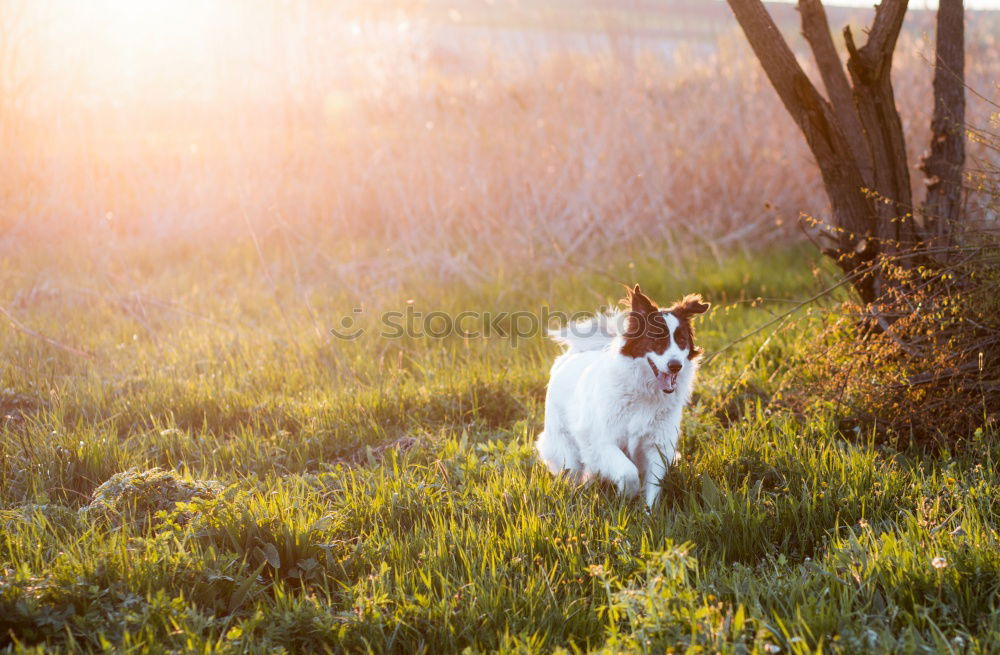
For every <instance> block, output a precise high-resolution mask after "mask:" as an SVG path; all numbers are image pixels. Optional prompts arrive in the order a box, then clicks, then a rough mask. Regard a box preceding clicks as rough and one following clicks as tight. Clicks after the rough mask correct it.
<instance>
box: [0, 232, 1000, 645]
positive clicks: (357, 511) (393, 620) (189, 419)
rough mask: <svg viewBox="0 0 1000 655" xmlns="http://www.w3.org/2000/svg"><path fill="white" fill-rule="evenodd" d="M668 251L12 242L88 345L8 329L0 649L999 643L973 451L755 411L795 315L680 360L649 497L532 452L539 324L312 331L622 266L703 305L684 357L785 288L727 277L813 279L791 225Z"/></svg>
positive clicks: (820, 417) (993, 522)
mask: <svg viewBox="0 0 1000 655" xmlns="http://www.w3.org/2000/svg"><path fill="white" fill-rule="evenodd" d="M668 256H669V253H658V252H650V253H649V254H647V255H646V256H645V258H644V259H635V260H633V261H628V260H623V261H620V262H613V263H612V264H610V265H609V266H607V267H606V268H605V269H604V270H602V272H601V273H597V272H592V271H588V270H574V271H570V272H569V273H566V274H563V275H561V276H541V275H537V274H529V273H527V272H518V271H516V270H511V271H508V272H506V273H500V274H497V275H491V276H489V278H486V277H485V276H484V277H483V279H479V278H475V279H469V280H463V281H452V282H450V283H447V284H442V283H441V282H440V281H439V280H431V279H421V278H419V277H418V276H414V277H409V278H398V279H385V278H378V277H376V276H363V275H355V276H353V277H352V278H351V279H352V281H353V282H354V285H353V286H352V288H353V289H354V291H352V292H350V293H347V292H345V291H344V287H343V286H341V284H340V282H339V281H338V280H336V279H331V277H330V276H329V275H327V274H326V272H325V271H324V270H323V268H322V267H321V266H300V265H299V264H298V263H296V262H294V261H293V259H292V258H291V256H289V255H288V254H287V253H283V252H282V251H281V250H280V249H279V248H277V246H275V250H273V251H270V250H266V251H265V252H264V253H263V258H264V261H266V262H267V269H268V271H269V273H267V274H265V273H264V272H263V271H262V267H261V260H260V259H258V256H257V255H256V254H254V253H253V251H252V250H250V249H242V248H236V249H234V250H233V251H232V252H229V253H223V254H220V255H218V256H217V257H216V258H215V259H213V260H211V261H209V260H206V259H205V258H204V257H203V256H201V255H199V254H198V252H197V251H190V252H185V251H180V252H172V253H162V252H161V253H151V252H141V251H135V250H134V251H130V253H129V254H118V255H116V257H115V258H113V259H112V261H111V262H104V263H96V262H95V261H89V260H86V259H85V258H83V257H63V256H60V254H59V253H32V254H31V256H30V257H29V256H28V255H24V256H23V260H19V259H16V260H8V261H7V262H6V263H5V264H4V265H3V266H2V267H0V288H2V289H4V290H6V291H5V292H4V293H5V295H4V296H3V297H2V299H0V304H3V306H4V307H7V308H8V309H9V310H10V311H11V313H12V314H13V315H14V316H16V317H17V319H18V320H19V321H21V323H23V324H24V325H26V326H30V328H31V329H33V330H36V331H38V332H40V333H44V334H45V335H47V336H49V337H51V338H53V339H56V340H58V341H59V342H61V343H63V344H65V345H69V346H72V347H74V348H77V349H83V350H86V351H87V352H89V353H91V354H92V357H89V358H88V357H81V356H79V355H75V354H72V353H69V352H66V351H64V350H61V349H59V348H57V347H54V346H52V345H50V344H47V343H45V342H43V341H41V340H39V339H37V338H35V337H33V336H29V335H27V334H25V333H23V332H21V331H17V330H13V329H7V330H5V331H4V332H3V333H2V343H0V361H2V362H3V364H2V369H0V370H2V374H0V378H2V379H0V390H2V391H0V409H2V410H3V412H2V415H3V416H4V417H5V418H3V419H2V421H3V423H2V425H3V433H2V436H0V508H2V509H0V525H2V532H0V648H4V649H7V650H10V651H16V652H20V651H31V650H35V651H37V652H42V651H47V650H53V649H65V650H80V651H103V650H116V651H121V652H166V651H175V652H196V651H205V652H210V651H211V652H215V651H221V652H234V653H236V652H247V651H257V652H275V651H278V650H281V649H284V650H285V651H288V652H306V653H310V652H324V651H331V652H342V651H350V652H356V651H362V652H363V651H372V652H399V653H411V652H426V653H443V652H461V651H463V650H464V649H469V650H470V651H471V652H490V651H504V652H549V651H552V650H554V649H559V648H564V649H567V650H569V651H606V652H621V651H629V652H663V651H664V650H669V649H674V650H675V651H676V652H715V651H722V652H732V653H741V652H768V653H771V652H779V651H777V650H775V648H780V649H781V650H780V652H783V653H785V652H796V653H805V652H810V653H813V652H828V651H829V652H1000V618H997V616H998V614H997V609H998V607H997V605H998V590H1000V545H998V542H997V540H998V536H997V526H998V519H1000V503H998V501H997V500H996V499H997V498H1000V483H998V480H997V476H996V474H995V473H994V467H993V461H994V458H995V457H997V456H1000V449H998V447H997V445H996V444H995V443H994V441H993V440H992V439H991V438H990V437H991V435H988V434H986V435H979V437H978V441H977V444H976V446H975V447H973V448H969V449H967V450H965V451H962V452H960V453H939V454H934V455H927V454H926V453H924V454H921V453H916V452H895V451H892V450H886V449H884V448H881V447H876V446H875V445H873V443H871V442H870V441H866V440H865V439H864V438H863V437H860V438H859V437H855V438H852V439H850V440H847V439H845V438H844V437H843V436H841V435H839V434H838V433H837V431H836V429H835V428H836V420H835V417H833V416H832V415H828V414H824V413H822V412H817V413H814V414H811V415H808V416H799V415H793V414H792V413H790V412H784V411H778V410H776V409H774V408H772V407H769V406H768V405H767V403H766V398H767V396H768V394H769V393H770V392H772V391H773V390H774V389H776V388H777V387H778V386H779V385H780V384H781V381H782V376H783V375H784V374H785V372H786V368H787V367H786V362H788V361H793V360H794V358H795V357H802V356H803V355H807V354H808V353H803V352H802V349H803V348H804V346H803V344H804V343H807V336H808V334H809V332H810V331H811V330H813V329H815V325H816V324H815V322H811V321H806V320H803V321H800V322H798V323H796V324H793V325H790V326H787V327H786V328H785V329H783V330H781V331H779V332H778V333H776V334H774V335H773V336H772V337H771V338H770V339H768V338H767V337H768V334H769V333H767V332H765V333H763V334H761V335H759V336H758V337H755V338H753V339H749V340H747V341H745V342H741V343H740V344H738V345H736V346H734V347H733V348H730V349H729V350H727V351H726V352H725V353H724V354H722V355H720V356H719V357H716V358H713V359H711V360H710V361H708V362H707V363H706V365H705V366H704V368H703V373H702V379H701V386H700V392H699V393H698V395H697V397H696V399H695V402H694V403H693V406H692V407H691V409H690V411H689V412H688V414H687V416H686V419H685V437H684V441H683V446H682V458H681V460H680V461H679V463H678V464H677V466H676V467H675V468H674V469H673V470H672V472H671V474H670V477H669V479H668V482H667V485H666V489H665V493H664V500H663V502H661V503H660V505H659V506H658V507H657V508H656V509H655V510H654V511H653V513H652V514H651V515H647V513H646V512H645V511H644V510H643V507H642V506H641V504H639V503H634V502H629V501H625V500H622V499H620V498H619V497H617V496H616V494H615V493H614V492H613V490H611V489H609V488H608V487H606V486H603V485H600V484H592V485H587V486H582V487H578V486H575V485H572V484H570V483H568V482H567V481H566V480H563V479H557V478H553V477H552V476H551V475H549V474H548V473H547V472H546V471H545V469H544V467H542V466H541V465H540V464H539V463H538V462H537V461H536V457H535V454H534V452H533V447H532V442H533V440H534V438H535V435H536V434H537V432H538V430H539V429H540V425H541V421H542V411H543V410H542V404H543V400H544V390H545V384H546V380H547V369H548V366H549V364H550V362H551V359H552V357H553V356H554V355H555V354H556V353H557V351H558V349H557V348H556V347H555V346H554V345H553V344H550V343H547V342H546V341H545V340H543V339H541V338H540V337H537V336H536V337H533V338H529V339H524V340H521V341H519V342H517V343H516V344H512V343H511V341H510V339H505V338H500V337H495V338H492V339H478V340H463V339H461V338H457V337H451V338H448V339H443V340H436V339H429V338H423V339H416V338H411V339H405V340H392V341H387V340H385V339H381V338H379V337H377V336H376V335H373V334H372V333H369V334H367V335H365V336H364V337H362V338H360V339H357V340H355V341H338V340H332V339H331V338H330V337H329V335H328V333H327V330H328V328H329V327H333V326H335V325H337V324H338V322H339V320H340V317H341V316H343V315H345V314H350V313H351V309H352V308H353V307H356V306H357V307H363V308H364V310H365V311H364V314H363V315H362V321H371V320H372V319H373V317H374V316H376V315H377V314H378V312H380V311H385V310H398V309H405V307H406V306H407V303H408V301H412V304H411V305H410V306H412V307H416V308H419V309H420V310H421V311H431V310H442V311H448V312H457V311H461V310H464V309H475V310H492V311H513V310H519V309H531V310H537V309H538V308H540V307H541V306H543V305H548V306H551V307H552V308H553V309H560V310H566V311H576V310H589V309H593V308H596V307H597V306H599V305H601V304H603V303H607V302H608V301H610V300H613V299H615V298H616V297H617V296H618V295H620V288H619V287H617V286H616V283H615V282H614V281H613V280H622V281H633V280H639V281H640V282H642V283H643V287H644V289H645V290H646V291H647V292H648V293H650V294H651V295H653V296H654V297H655V298H658V299H661V300H663V301H668V300H670V299H672V298H674V297H676V296H679V295H680V294H682V293H684V292H689V291H700V292H702V293H703V294H705V296H706V297H707V298H709V299H710V300H712V301H713V302H714V303H715V305H716V309H715V310H714V311H713V312H712V313H711V314H709V316H708V318H707V319H706V320H705V321H704V322H703V324H702V325H701V326H700V330H699V340H700V342H701V343H702V344H704V345H705V346H706V347H707V349H708V350H709V352H712V351H715V350H718V349H720V348H721V347H723V346H724V345H725V344H727V343H729V342H730V341H731V340H733V339H734V338H735V337H737V336H739V335H741V334H743V333H744V332H746V331H748V330H750V329H751V328H753V327H754V326H756V325H759V324H761V323H763V322H765V321H766V320H769V319H770V318H771V315H772V312H779V311H781V310H782V309H784V308H785V307H787V305H785V304H782V303H778V302H776V301H772V302H765V303H763V304H760V303H753V302H751V301H753V299H755V298H757V297H768V298H785V299H788V298H804V297H807V296H809V295H811V294H812V293H815V292H816V291H817V290H818V289H821V288H822V287H823V286H824V285H825V284H828V283H829V274H830V273H829V269H828V268H825V267H824V266H823V265H822V264H820V263H819V260H818V258H817V256H816V255H814V254H813V253H811V252H810V251H807V250H802V249H791V250H783V251H780V252H776V253H769V254H768V255H767V256H760V257H756V258H746V257H732V258H728V259H726V260H725V261H724V262H723V263H719V262H715V261H702V262H688V263H686V264H685V266H684V270H685V271H686V272H685V273H684V274H683V275H682V276H679V277H678V276H670V275H669V274H667V273H665V272H664V270H665V269H667V270H671V269H674V268H675V267H664V266H663V264H662V262H663V259H664V258H665V257H668ZM817 265H818V266H819V268H820V270H817V271H816V273H815V274H814V272H813V267H814V266H817ZM26 271H29V272H26ZM815 320H819V319H813V321H815ZM369 327H370V325H369ZM748 389H749V390H752V393H746V390H748ZM723 408H725V409H727V410H728V413H725V412H723V411H722V409H723ZM156 467H159V468H160V469H162V470H163V472H160V473H149V474H140V472H142V471H147V470H148V469H153V468H156ZM127 471H130V473H128V474H127V475H126V476H124V478H116V480H115V481H112V483H109V486H106V487H103V488H102V489H101V490H99V491H98V496H99V497H100V498H102V499H105V500H106V501H107V505H101V506H100V507H98V508H97V509H88V510H87V511H83V512H81V511H79V510H80V508H82V507H84V506H86V505H87V504H88V503H89V502H90V501H91V497H92V495H93V494H94V493H95V490H98V487H99V486H100V485H101V484H102V483H103V482H105V481H106V480H108V479H109V478H112V476H113V475H115V474H117V473H121V472H127ZM177 476H180V478H183V480H181V481H180V482H178V480H177ZM123 479H124V480H125V481H126V482H127V481H128V480H132V486H131V487H128V485H127V484H125V487H126V488H128V489H129V494H130V495H127V496H126V497H123V498H124V500H121V499H119V500H118V501H116V500H115V498H116V496H115V495H114V494H115V493H117V492H116V489H117V490H120V489H121V486H117V487H116V486H115V484H117V483H119V482H121V481H122V480H123ZM185 480H187V481H188V482H184V481H185ZM190 480H216V481H218V482H219V483H220V486H219V487H215V486H211V485H197V484H193V483H191V482H190ZM220 489H221V491H220ZM193 490H199V491H198V492H197V493H195V492H194V491H193ZM164 499H165V500H164ZM174 501H179V502H176V503H175V502H174ZM116 502H118V504H117V505H116V504H115V503H116ZM934 558H942V559H941V560H939V561H938V563H939V564H941V563H942V562H943V563H944V565H943V566H941V567H939V568H938V567H935V566H934V565H933V564H932V561H933V560H934ZM699 649H700V650H699Z"/></svg>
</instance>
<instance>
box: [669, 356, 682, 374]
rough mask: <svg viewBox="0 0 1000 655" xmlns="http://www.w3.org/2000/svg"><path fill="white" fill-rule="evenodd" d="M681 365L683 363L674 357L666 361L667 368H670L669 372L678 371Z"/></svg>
mask: <svg viewBox="0 0 1000 655" xmlns="http://www.w3.org/2000/svg"><path fill="white" fill-rule="evenodd" d="M683 367H684V365H683V364H681V363H680V362H679V361H677V360H676V359H671V360H670V361H669V362H667V368H668V369H670V372H671V373H680V372H681V369H682V368H683Z"/></svg>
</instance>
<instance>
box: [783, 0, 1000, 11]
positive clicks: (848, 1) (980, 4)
mask: <svg viewBox="0 0 1000 655" xmlns="http://www.w3.org/2000/svg"><path fill="white" fill-rule="evenodd" d="M775 1H776V2H795V0H775ZM824 4H827V5H844V6H848V7H872V6H874V5H875V4H876V2H875V0H824ZM937 4H938V3H937V0H910V7H912V8H913V9H927V8H934V7H937ZM965 8H966V9H1000V0H965Z"/></svg>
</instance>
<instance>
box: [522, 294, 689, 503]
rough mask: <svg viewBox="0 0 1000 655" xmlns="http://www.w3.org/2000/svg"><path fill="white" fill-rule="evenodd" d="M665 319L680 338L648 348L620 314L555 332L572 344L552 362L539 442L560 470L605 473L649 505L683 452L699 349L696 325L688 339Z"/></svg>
mask: <svg viewBox="0 0 1000 655" xmlns="http://www.w3.org/2000/svg"><path fill="white" fill-rule="evenodd" d="M699 301H700V298H699ZM704 307H705V309H707V307H708V306H707V304H705V305H704ZM701 311H704V310H701ZM664 314H665V313H664ZM659 322H660V324H662V325H663V326H664V327H665V328H666V329H667V330H668V331H669V332H670V334H671V335H676V336H671V337H669V338H668V339H667V342H669V345H665V344H663V343H661V344H659V345H658V346H655V345H654V346H651V349H650V350H648V351H643V350H642V347H641V344H640V347H638V348H636V347H629V346H627V345H626V339H627V338H629V335H628V334H626V333H623V330H622V328H621V325H622V321H621V315H610V316H600V317H595V318H594V319H591V320H590V322H589V323H578V324H575V325H573V326H570V327H568V328H566V329H564V330H562V331H560V332H558V333H556V334H554V335H553V336H554V337H555V338H556V339H557V340H559V341H561V342H562V343H564V344H566V345H568V346H569V349H568V350H567V351H566V352H565V353H564V354H562V355H561V356H560V357H558V358H557V359H556V361H555V363H554V364H553V366H552V371H551V373H550V378H549V387H548V393H547V395H546V399H545V429H544V431H543V432H542V433H541V434H540V435H539V437H538V441H537V443H536V446H537V448H538V453H539V455H540V456H541V458H542V460H543V461H544V462H545V464H546V466H547V467H548V468H549V470H550V471H552V472H553V473H556V474H558V473H561V472H568V473H569V474H571V475H574V476H578V477H579V476H582V477H589V476H595V475H596V476H600V477H603V478H605V479H607V480H610V481H611V482H613V483H614V484H615V485H617V486H618V489H619V491H621V492H622V493H624V494H627V495H630V496H633V495H636V494H638V493H639V492H640V490H642V491H643V492H644V497H645V500H646V503H647V505H649V506H650V507H651V506H652V505H653V504H654V503H655V502H656V499H657V497H658V496H659V493H660V483H661V481H662V479H663V476H664V475H665V474H666V472H667V469H668V467H669V466H670V463H671V462H672V461H673V460H674V458H675V456H676V454H677V444H678V440H679V438H680V425H681V413H682V411H683V409H684V405H686V404H687V402H688V400H689V399H690V396H691V390H692V388H693V386H694V380H695V375H696V371H697V364H698V360H697V355H698V354H699V353H700V351H695V350H692V349H693V344H692V343H690V337H691V333H690V330H688V333H687V334H688V342H687V343H686V344H685V343H684V340H685V335H684V334H681V333H680V332H677V329H678V327H679V323H678V319H677V318H676V317H674V316H667V317H665V318H660V319H659ZM588 328H594V329H588ZM595 332H596V333H595ZM633 346H635V344H633ZM637 350H638V352H636V351H637ZM656 350H659V352H656ZM625 353H628V354H625ZM692 353H694V354H693V355H692Z"/></svg>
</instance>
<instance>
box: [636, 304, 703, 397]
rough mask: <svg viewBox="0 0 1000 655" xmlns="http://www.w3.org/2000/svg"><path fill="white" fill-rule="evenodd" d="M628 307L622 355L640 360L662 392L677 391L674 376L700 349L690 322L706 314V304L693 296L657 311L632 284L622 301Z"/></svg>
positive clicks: (699, 354) (693, 358) (679, 372)
mask: <svg viewBox="0 0 1000 655" xmlns="http://www.w3.org/2000/svg"><path fill="white" fill-rule="evenodd" d="M622 303H623V304H627V305H628V307H629V312H628V318H627V322H626V324H625V332H624V334H623V335H622V336H623V337H624V343H623V344H622V348H621V354H623V355H625V356H626V357H632V358H634V359H639V358H643V359H645V360H646V363H648V364H649V370H650V372H651V373H652V375H653V378H654V379H655V381H656V387H657V388H658V389H659V390H660V391H662V392H663V393H673V392H674V391H675V390H676V389H677V376H678V375H680V374H681V372H682V371H683V370H684V367H685V366H693V364H690V362H693V361H694V360H696V359H698V357H700V356H701V354H702V352H703V351H702V349H701V348H699V347H697V346H696V345H695V344H694V327H693V326H692V325H691V319H692V318H694V317H695V316H697V315H699V314H704V313H705V312H706V311H708V308H709V306H710V305H709V304H708V303H707V302H705V301H703V300H702V299H701V296H700V295H698V294H696V293H693V294H689V295H687V296H684V297H683V298H682V299H681V300H679V301H677V302H676V303H674V304H673V305H671V306H670V307H668V308H667V309H660V308H659V307H657V306H656V303H655V302H653V301H652V300H650V299H649V298H648V297H647V296H646V295H645V294H643V293H642V291H641V290H640V289H639V285H638V284H637V285H635V288H634V289H629V290H628V295H627V296H626V297H625V298H624V299H622Z"/></svg>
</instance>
